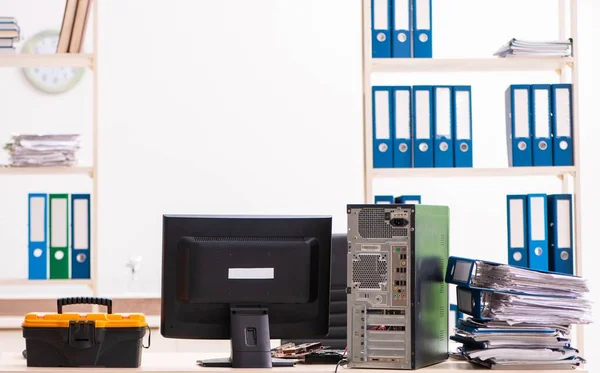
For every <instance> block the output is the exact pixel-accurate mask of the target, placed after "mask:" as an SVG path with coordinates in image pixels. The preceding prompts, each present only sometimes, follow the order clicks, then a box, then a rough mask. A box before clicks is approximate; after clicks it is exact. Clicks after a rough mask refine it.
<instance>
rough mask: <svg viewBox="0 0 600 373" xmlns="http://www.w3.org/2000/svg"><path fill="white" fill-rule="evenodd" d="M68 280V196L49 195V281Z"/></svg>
mask: <svg viewBox="0 0 600 373" xmlns="http://www.w3.org/2000/svg"><path fill="white" fill-rule="evenodd" d="M68 278H69V195H68V194H50V279H68Z"/></svg>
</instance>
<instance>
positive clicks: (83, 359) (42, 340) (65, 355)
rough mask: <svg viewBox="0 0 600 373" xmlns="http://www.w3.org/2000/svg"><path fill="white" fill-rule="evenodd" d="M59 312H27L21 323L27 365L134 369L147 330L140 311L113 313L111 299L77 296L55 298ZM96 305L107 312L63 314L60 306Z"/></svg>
mask: <svg viewBox="0 0 600 373" xmlns="http://www.w3.org/2000/svg"><path fill="white" fill-rule="evenodd" d="M56 304H57V309H58V313H50V314H38V313H28V314H27V315H25V320H24V322H23V324H22V327H23V337H24V338H25V354H26V357H27V366H29V367H115V368H116V367H119V368H137V367H139V366H140V364H141V361H142V347H144V348H148V347H150V334H148V346H144V345H143V342H142V341H143V339H144V336H145V334H146V330H148V332H150V329H149V328H148V324H147V323H146V318H145V316H144V315H143V314H138V313H135V314H113V313H112V300H111V299H106V298H93V297H77V298H61V299H58V300H57V303H56ZM73 304H97V305H101V306H106V307H107V313H88V314H80V313H63V312H62V308H63V306H67V305H73Z"/></svg>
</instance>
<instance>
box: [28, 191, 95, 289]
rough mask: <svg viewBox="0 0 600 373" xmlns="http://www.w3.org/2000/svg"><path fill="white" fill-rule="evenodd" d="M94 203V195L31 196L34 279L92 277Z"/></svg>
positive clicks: (30, 240) (31, 272)
mask: <svg viewBox="0 0 600 373" xmlns="http://www.w3.org/2000/svg"><path fill="white" fill-rule="evenodd" d="M90 201H91V200H90V194H71V195H69V194H48V193H30V194H29V196H28V210H29V213H28V218H27V221H28V224H27V226H28V232H27V237H28V251H29V253H28V273H29V275H28V278H29V279H30V280H46V279H52V280H67V279H90V278H91V268H90V259H91V258H90V250H91V249H90V247H91V206H90Z"/></svg>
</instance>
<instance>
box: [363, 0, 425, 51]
mask: <svg viewBox="0 0 600 373" xmlns="http://www.w3.org/2000/svg"><path fill="white" fill-rule="evenodd" d="M431 9H432V6H431V0H371V35H372V36H371V40H372V57H373V58H413V57H414V58H432V56H433V48H432V45H433V44H432V33H431V31H432V25H431V23H432V16H431Z"/></svg>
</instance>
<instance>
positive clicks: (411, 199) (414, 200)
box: [375, 195, 421, 205]
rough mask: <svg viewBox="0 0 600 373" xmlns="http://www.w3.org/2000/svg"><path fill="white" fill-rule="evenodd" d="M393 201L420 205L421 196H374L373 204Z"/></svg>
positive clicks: (386, 203) (385, 203) (389, 203)
mask: <svg viewBox="0 0 600 373" xmlns="http://www.w3.org/2000/svg"><path fill="white" fill-rule="evenodd" d="M394 203H401V204H407V205H420V204H421V196H419V195H412V196H408V195H405V196H398V197H394V196H392V195H385V196H383V195H382V196H375V204H376V205H392V204H394Z"/></svg>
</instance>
